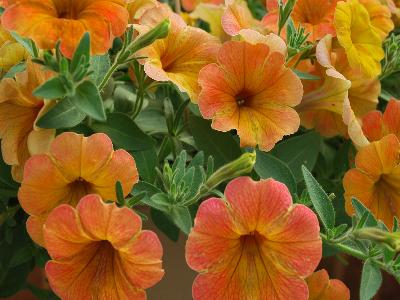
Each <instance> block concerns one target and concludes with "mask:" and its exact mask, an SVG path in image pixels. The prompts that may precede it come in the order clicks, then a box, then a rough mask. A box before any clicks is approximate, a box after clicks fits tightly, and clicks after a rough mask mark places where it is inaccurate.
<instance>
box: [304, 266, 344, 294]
mask: <svg viewBox="0 0 400 300" xmlns="http://www.w3.org/2000/svg"><path fill="white" fill-rule="evenodd" d="M307 284H308V291H309V293H310V296H309V298H308V299H309V300H334V299H336V300H350V290H349V289H348V287H347V286H346V285H345V284H344V283H343V282H342V281H340V280H338V279H329V275H328V272H327V271H326V270H324V269H322V270H319V271H317V272H315V273H313V274H312V275H311V276H310V277H308V278H307Z"/></svg>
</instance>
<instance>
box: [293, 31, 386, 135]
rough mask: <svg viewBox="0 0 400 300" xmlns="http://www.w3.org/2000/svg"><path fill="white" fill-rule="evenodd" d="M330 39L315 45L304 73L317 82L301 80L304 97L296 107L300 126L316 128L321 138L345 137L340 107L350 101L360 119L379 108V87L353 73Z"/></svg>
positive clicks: (375, 80) (338, 48)
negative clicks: (377, 106)
mask: <svg viewBox="0 0 400 300" xmlns="http://www.w3.org/2000/svg"><path fill="white" fill-rule="evenodd" d="M332 45H333V41H332V36H331V35H327V36H325V37H324V38H322V39H321V41H320V42H319V43H318V44H317V48H316V58H317V61H316V62H315V63H314V65H311V64H310V63H307V61H306V62H305V63H302V64H300V65H299V67H298V68H300V69H301V67H302V65H305V67H304V69H303V71H305V72H308V73H311V74H313V75H316V76H317V77H319V78H321V79H320V80H304V81H303V86H304V90H305V92H304V94H305V95H304V97H303V100H302V103H301V104H300V105H299V106H298V107H297V110H298V111H299V112H300V116H301V121H302V125H304V126H305V127H307V128H315V129H316V130H318V131H319V132H320V133H321V134H322V135H324V136H328V137H330V136H334V135H342V136H347V126H346V124H344V122H343V120H342V115H343V105H344V101H345V99H346V98H348V99H349V101H350V103H351V106H352V109H353V110H354V113H355V116H357V117H358V118H359V117H362V116H364V115H365V114H366V113H368V112H370V111H372V110H374V109H375V108H376V105H377V104H378V96H379V94H380V83H379V80H378V79H375V78H374V79H369V78H366V77H365V76H364V75H363V74H362V73H360V72H357V71H355V70H353V69H352V68H351V67H350V66H349V64H348V62H347V58H346V54H345V52H344V50H343V48H341V47H336V48H334V47H333V46H332Z"/></svg>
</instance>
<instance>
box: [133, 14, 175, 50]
mask: <svg viewBox="0 0 400 300" xmlns="http://www.w3.org/2000/svg"><path fill="white" fill-rule="evenodd" d="M169 28H170V21H169V20H168V19H166V20H164V21H162V22H161V23H160V24H158V25H157V26H156V27H154V28H153V29H151V30H150V31H148V32H146V33H145V34H143V35H142V36H139V37H138V38H137V39H136V40H135V41H133V43H132V44H131V45H130V46H129V47H128V50H129V52H130V53H131V54H134V53H135V52H137V51H139V50H140V49H143V48H145V47H147V46H149V45H151V44H152V43H154V42H155V41H156V40H158V39H163V38H166V37H167V35H168V32H169Z"/></svg>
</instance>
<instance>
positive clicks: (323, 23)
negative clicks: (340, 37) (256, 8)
mask: <svg viewBox="0 0 400 300" xmlns="http://www.w3.org/2000/svg"><path fill="white" fill-rule="evenodd" d="M337 1H338V0H298V1H296V4H295V6H294V8H293V12H292V14H291V18H292V20H293V22H294V24H295V25H296V27H297V26H299V25H301V26H303V27H304V28H305V31H306V32H308V33H310V36H309V38H308V39H309V40H310V41H317V40H319V39H321V38H322V37H324V36H325V35H327V34H331V35H333V36H335V35H336V31H335V27H334V26H333V14H334V11H335V7H336V3H337ZM284 2H286V1H284ZM266 5H267V9H268V13H267V14H266V15H265V17H264V18H263V20H262V22H263V24H264V25H265V26H266V27H267V28H269V29H270V30H273V31H274V32H277V30H278V20H279V9H278V1H277V0H266Z"/></svg>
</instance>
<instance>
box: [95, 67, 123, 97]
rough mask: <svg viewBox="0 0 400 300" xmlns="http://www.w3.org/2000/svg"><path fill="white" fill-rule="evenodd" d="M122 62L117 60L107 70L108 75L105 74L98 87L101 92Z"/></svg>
mask: <svg viewBox="0 0 400 300" xmlns="http://www.w3.org/2000/svg"><path fill="white" fill-rule="evenodd" d="M119 65H120V63H119V61H118V60H115V62H114V63H113V65H112V66H111V68H110V69H109V70H108V71H107V73H106V75H105V76H104V78H103V80H102V81H101V82H100V84H99V86H98V88H99V91H100V92H101V91H102V90H103V89H104V88H105V86H106V85H107V83H108V81H109V80H110V78H111V76H112V75H113V74H114V72H115V71H116V70H117V69H118V67H119Z"/></svg>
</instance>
